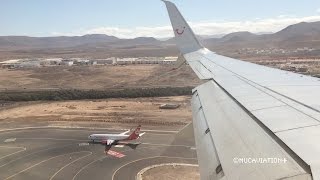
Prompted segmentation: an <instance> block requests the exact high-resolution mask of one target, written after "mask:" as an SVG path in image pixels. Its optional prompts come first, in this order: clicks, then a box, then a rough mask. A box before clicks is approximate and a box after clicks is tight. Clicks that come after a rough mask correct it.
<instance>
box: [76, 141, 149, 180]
mask: <svg viewBox="0 0 320 180" xmlns="http://www.w3.org/2000/svg"><path fill="white" fill-rule="evenodd" d="M149 148H151V147H143V148H139V149H149ZM128 151H132V150H131V149H130V150H126V151H121V153H124V152H128ZM107 157H108V156H104V157H102V158H99V159H97V160H94V161H91V162H90V163H88V164H86V165H85V166H83V167H82V168H81V169H80V170H79V171H78V172H77V173H76V174H75V175H74V176H73V178H72V180H75V179H76V177H77V176H78V174H80V173H81V172H82V171H83V170H84V169H86V168H87V167H88V166H90V165H91V164H93V163H96V162H97V161H102V160H103V159H105V158H107Z"/></svg>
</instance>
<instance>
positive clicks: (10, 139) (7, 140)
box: [3, 138, 17, 143]
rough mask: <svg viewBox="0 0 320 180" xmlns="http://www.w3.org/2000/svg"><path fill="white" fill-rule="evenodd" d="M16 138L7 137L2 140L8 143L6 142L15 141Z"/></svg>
mask: <svg viewBox="0 0 320 180" xmlns="http://www.w3.org/2000/svg"><path fill="white" fill-rule="evenodd" d="M16 139H17V138H9V139H6V140H4V141H3V142H5V143H8V142H15V141H16Z"/></svg>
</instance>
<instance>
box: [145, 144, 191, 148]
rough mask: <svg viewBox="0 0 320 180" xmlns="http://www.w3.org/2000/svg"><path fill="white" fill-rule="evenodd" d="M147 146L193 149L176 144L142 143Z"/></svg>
mask: <svg viewBox="0 0 320 180" xmlns="http://www.w3.org/2000/svg"><path fill="white" fill-rule="evenodd" d="M141 144H145V145H152V146H168V147H169V146H170V147H186V148H191V147H192V146H186V145H174V144H152V143H141Z"/></svg>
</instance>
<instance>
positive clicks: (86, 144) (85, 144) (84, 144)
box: [79, 143, 89, 146]
mask: <svg viewBox="0 0 320 180" xmlns="http://www.w3.org/2000/svg"><path fill="white" fill-rule="evenodd" d="M79 146H89V143H79Z"/></svg>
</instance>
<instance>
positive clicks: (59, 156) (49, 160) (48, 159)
mask: <svg viewBox="0 0 320 180" xmlns="http://www.w3.org/2000/svg"><path fill="white" fill-rule="evenodd" d="M80 152H88V151H77V152H72V153H67V154H60V155H57V156H53V157H51V158H49V159H45V160H43V161H41V162H38V163H36V164H34V165H32V166H29V167H28V168H25V169H23V170H21V171H19V172H18V173H16V174H13V175H11V176H9V177H7V178H5V179H4V180H7V179H10V178H13V177H14V176H16V175H18V174H21V173H23V172H25V171H27V170H29V169H31V168H34V167H36V166H38V165H40V164H42V163H44V162H47V161H50V160H51V159H54V158H57V157H60V156H65V155H69V154H75V153H80Z"/></svg>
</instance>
